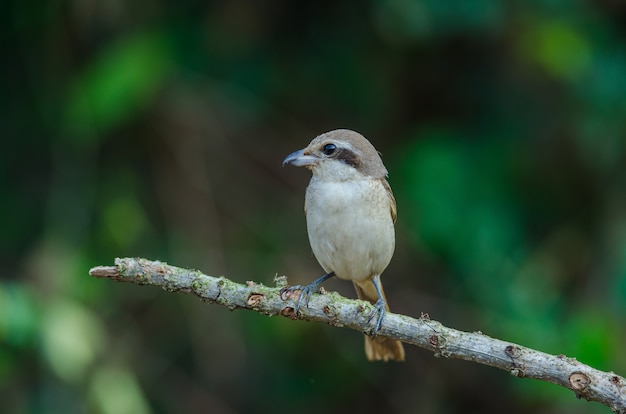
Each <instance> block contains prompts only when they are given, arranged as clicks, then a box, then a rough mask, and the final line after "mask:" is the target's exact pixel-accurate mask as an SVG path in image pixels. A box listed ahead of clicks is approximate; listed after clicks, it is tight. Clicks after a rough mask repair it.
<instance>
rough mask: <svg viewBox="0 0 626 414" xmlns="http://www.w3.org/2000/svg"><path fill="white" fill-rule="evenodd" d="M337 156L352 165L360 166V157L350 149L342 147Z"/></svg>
mask: <svg viewBox="0 0 626 414" xmlns="http://www.w3.org/2000/svg"><path fill="white" fill-rule="evenodd" d="M335 156H336V157H337V159H338V160H340V161H341V162H343V163H344V164H348V165H351V166H353V167H354V168H358V167H359V166H360V160H359V157H358V156H357V155H356V154H355V153H354V152H352V151H351V150H349V149H346V148H340V149H339V151H337V154H336V155H335Z"/></svg>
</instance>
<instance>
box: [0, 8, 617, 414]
mask: <svg viewBox="0 0 626 414" xmlns="http://www.w3.org/2000/svg"><path fill="white" fill-rule="evenodd" d="M0 19H1V20H0V47H1V50H2V65H0V75H1V76H0V79H1V80H0V90H1V93H0V117H1V118H0V135H1V137H2V148H1V150H0V154H1V155H0V157H1V158H0V201H1V202H0V274H1V276H2V278H1V279H0V401H1V404H2V411H3V412H7V413H83V412H94V413H104V414H109V413H111V414H113V413H115V414H120V413H133V414H136V413H138V414H143V413H171V412H210V413H238V412H274V413H299V414H305V413H316V412H326V413H343V412H360V413H370V412H372V413H415V412H420V413H443V412H446V413H447V412H450V413H483V412H507V413H510V414H513V413H527V412H534V413H588V412H593V413H603V412H608V411H609V410H608V409H607V408H604V407H602V406H600V405H598V404H595V403H587V402H585V401H579V400H577V399H576V398H575V397H574V395H573V393H572V392H570V391H568V390H565V389H562V388H560V387H557V386H555V385H552V384H547V383H540V382H537V381H533V380H526V379H517V378H513V377H512V376H510V375H509V374H507V373H506V372H504V371H499V370H496V369H493V368H488V367H483V366H480V365H476V364H471V363H468V362H462V361H455V360H446V359H440V358H434V357H433V355H432V353H430V352H428V351H423V350H420V349H418V348H415V347H407V351H408V352H407V362H406V363H404V364H396V363H387V364H384V363H368V362H367V361H366V360H365V357H364V354H363V350H362V347H363V344H362V341H363V339H362V337H361V335H360V334H359V333H357V332H354V331H348V330H341V329H333V328H329V327H326V326H324V325H321V324H312V323H294V322H292V321H289V320H287V319H285V318H278V317H275V318H267V317H264V316H261V315H258V314H255V313H252V312H245V311H238V312H230V311H228V310H226V309H224V308H222V307H219V306H212V305H205V304H203V303H202V302H201V301H199V300H198V299H196V298H194V297H191V296H184V295H175V294H169V293H166V292H163V291H161V290H159V289H155V288H147V287H137V286H133V285H122V284H116V283H112V282H109V281H106V280H96V279H92V278H90V277H89V276H88V269H89V268H90V267H92V266H96V265H107V264H112V263H113V260H114V258H115V257H124V256H142V257H147V258H150V259H157V260H163V261H167V262H169V263H171V264H174V265H177V266H181V267H190V268H197V269H200V270H202V271H203V272H205V273H207V274H211V275H225V276H227V277H229V278H231V279H233V280H236V281H239V282H244V281H246V280H254V281H256V282H260V283H264V284H272V280H273V278H274V276H275V275H276V274H285V275H287V276H288V277H289V281H290V282H291V283H307V282H309V281H311V280H313V278H315V277H318V276H320V275H321V272H322V270H321V268H320V267H319V265H318V264H317V263H316V262H315V259H314V258H313V256H312V254H311V253H310V248H309V245H308V240H307V236H306V228H305V219H304V215H303V211H302V207H303V200H304V189H305V186H306V183H307V181H308V179H309V173H308V172H307V171H305V170H303V169H295V168H284V169H283V168H281V161H282V159H283V158H284V157H285V156H286V155H287V154H289V153H290V152H292V151H294V150H296V149H299V148H302V147H304V146H305V145H306V144H308V142H309V141H310V140H311V139H312V138H313V137H315V136H316V135H318V134H320V133H322V132H326V131H328V130H331V129H335V128H340V127H342V128H350V129H355V130H357V131H359V132H361V133H363V134H364V135H365V136H366V137H368V138H369V139H370V140H371V141H372V142H373V143H374V145H375V146H376V148H377V149H378V150H379V151H381V152H382V154H383V160H384V162H385V164H386V166H387V167H388V169H389V172H390V175H389V181H390V183H391V186H392V187H393V189H394V192H395V196H396V199H397V203H398V222H397V225H396V227H397V249H396V254H395V257H394V259H393V261H392V263H391V265H390V266H389V268H388V269H387V271H386V272H385V274H384V275H383V281H384V284H385V287H386V291H387V295H388V298H389V301H390V303H391V307H392V309H393V310H394V311H396V312H401V313H405V314H408V315H412V316H419V315H420V314H421V313H422V312H426V313H428V314H430V316H431V318H433V319H436V320H440V321H442V322H443V323H445V324H447V325H449V326H452V327H455V328H458V329H463V330H468V331H476V330H480V331H482V332H484V333H486V334H488V335H490V336H494V337H498V338H500V339H504V340H507V341H514V342H517V343H520V344H522V345H526V346H529V347H532V348H536V349H540V350H542V351H545V352H549V353H554V354H561V353H562V354H566V355H568V356H575V357H576V358H578V359H579V360H580V361H582V362H584V363H588V364H591V365H592V366H594V367H596V368H599V369H602V370H614V371H615V372H617V373H618V374H621V375H624V374H626V353H624V351H623V349H624V343H625V340H626V329H625V324H624V321H625V316H624V315H625V311H626V169H625V167H626V155H625V154H626V139H625V132H626V116H625V115H626V42H625V41H626V6H625V5H624V3H623V2H621V1H617V0H613V1H611V0H596V1H582V0H567V1H565V0H561V1H559V0H543V1H539V0H533V1H496V0H475V1H463V2H455V1H451V0H422V1H411V0H390V1H374V0H372V1H367V2H357V1H345V2H330V1H319V2H289V1H272V2H270V1H243V0H237V1H221V2H211V1H209V2H194V1H191V0H186V1H177V2H174V1H165V0H157V1H132V2H123V1H111V0H107V1H97V0H76V1H68V2H49V1H48V2H44V1H40V0H23V1H20V2H4V3H2V5H1V6H0ZM326 288H327V289H329V290H339V291H340V292H342V293H344V294H346V295H349V296H351V297H354V292H353V291H352V287H351V285H350V284H349V283H347V282H342V281H331V282H328V283H327V284H326Z"/></svg>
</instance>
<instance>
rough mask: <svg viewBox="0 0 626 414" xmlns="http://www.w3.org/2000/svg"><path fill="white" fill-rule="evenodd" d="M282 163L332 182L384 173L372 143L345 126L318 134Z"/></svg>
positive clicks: (381, 162) (373, 176) (383, 175)
mask: <svg viewBox="0 0 626 414" xmlns="http://www.w3.org/2000/svg"><path fill="white" fill-rule="evenodd" d="M285 164H291V165H294V166H296V167H307V168H308V169H310V170H311V171H312V172H313V175H314V176H318V177H320V178H324V179H329V180H333V181H342V180H348V179H354V178H363V177H371V178H384V177H386V176H387V169H386V168H385V166H384V165H383V161H382V160H381V158H380V155H379V154H378V152H377V151H376V149H375V148H374V146H373V145H372V144H371V143H370V142H369V141H368V140H367V139H366V138H365V137H364V136H363V135H361V134H359V133H358V132H354V131H351V130H348V129H336V130H334V131H330V132H326V133H325V134H322V135H319V136H318V137H316V138H314V139H313V141H311V143H310V144H309V145H308V146H307V147H306V148H304V149H301V150H298V151H295V152H292V153H291V154H289V155H288V156H287V158H285V159H284V160H283V166H284V165H285Z"/></svg>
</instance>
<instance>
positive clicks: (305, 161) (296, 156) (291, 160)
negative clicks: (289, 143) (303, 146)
mask: <svg viewBox="0 0 626 414" xmlns="http://www.w3.org/2000/svg"><path fill="white" fill-rule="evenodd" d="M318 161H319V158H317V157H314V156H313V155H306V154H305V153H304V150H298V151H294V152H292V153H291V154H289V155H287V158H285V159H284V160H283V167H284V166H285V165H286V164H291V165H294V166H296V167H309V166H311V165H315V164H317V162H318Z"/></svg>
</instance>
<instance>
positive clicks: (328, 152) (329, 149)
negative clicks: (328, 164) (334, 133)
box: [322, 144, 337, 155]
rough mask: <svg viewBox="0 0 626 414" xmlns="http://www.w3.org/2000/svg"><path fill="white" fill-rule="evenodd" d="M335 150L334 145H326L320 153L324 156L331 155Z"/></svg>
mask: <svg viewBox="0 0 626 414" xmlns="http://www.w3.org/2000/svg"><path fill="white" fill-rule="evenodd" d="M336 149H337V146H336V145H335V144H326V145H324V148H322V152H323V153H324V154H325V155H331V154H332V153H333V152H335V150H336Z"/></svg>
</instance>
